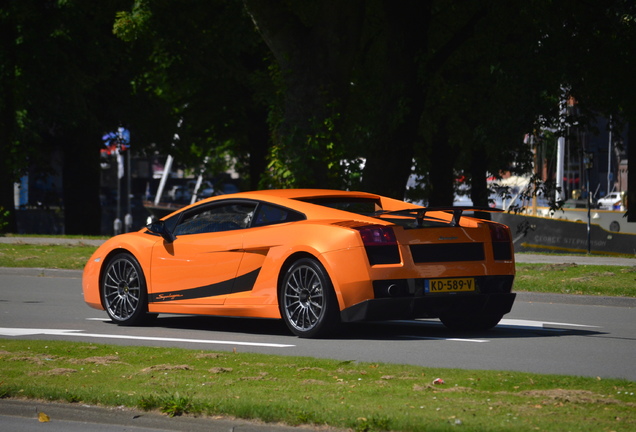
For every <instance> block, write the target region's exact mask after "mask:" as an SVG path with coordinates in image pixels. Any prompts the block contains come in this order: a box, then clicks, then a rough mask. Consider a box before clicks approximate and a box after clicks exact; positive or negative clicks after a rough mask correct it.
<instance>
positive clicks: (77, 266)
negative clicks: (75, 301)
mask: <svg viewBox="0 0 636 432" xmlns="http://www.w3.org/2000/svg"><path fill="white" fill-rule="evenodd" d="M95 249H97V248H96V247H95V246H87V245H47V244H43V245H35V244H0V267H29V268H32V267H39V268H58V269H71V270H81V269H83V268H84V265H85V264H86V261H88V259H89V258H90V257H91V255H92V254H93V252H94V251H95Z"/></svg>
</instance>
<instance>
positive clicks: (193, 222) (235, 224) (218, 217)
mask: <svg viewBox="0 0 636 432" xmlns="http://www.w3.org/2000/svg"><path fill="white" fill-rule="evenodd" d="M255 208H256V204H254V203H248V202H228V203H221V204H216V205H211V206H201V207H200V208H196V209H194V210H191V211H190V212H188V213H186V214H185V215H184V216H183V218H181V220H180V221H179V224H178V225H177V227H176V228H175V230H174V234H175V235H177V236H179V235H185V234H203V233H212V232H221V231H231V230H237V229H243V228H247V227H248V226H249V223H250V220H251V217H252V215H253V214H254V209H255Z"/></svg>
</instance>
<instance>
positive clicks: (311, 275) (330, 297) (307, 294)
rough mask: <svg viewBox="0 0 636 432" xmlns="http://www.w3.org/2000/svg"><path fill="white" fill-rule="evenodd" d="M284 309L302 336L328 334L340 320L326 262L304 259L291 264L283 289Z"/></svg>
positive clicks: (285, 316) (290, 324)
mask: <svg viewBox="0 0 636 432" xmlns="http://www.w3.org/2000/svg"><path fill="white" fill-rule="evenodd" d="M279 305H280V312H281V315H282V317H283V320H284V321H285V324H287V327H289V329H290V330H291V331H292V333H294V334H295V335H296V336H299V337H306V338H311V337H320V336H324V335H326V334H328V333H329V332H330V331H331V330H333V328H334V327H335V326H336V325H337V324H338V322H339V321H340V309H339V307H338V300H337V298H336V295H335V292H334V289H333V285H332V283H331V280H330V279H329V276H328V275H327V272H326V271H325V269H324V268H323V267H322V265H321V264H320V263H319V262H317V261H316V260H315V259H312V258H302V259H300V260H298V261H296V262H295V263H294V264H292V265H291V267H289V269H288V270H287V272H286V273H285V276H284V278H283V280H282V283H281V286H280V288H279Z"/></svg>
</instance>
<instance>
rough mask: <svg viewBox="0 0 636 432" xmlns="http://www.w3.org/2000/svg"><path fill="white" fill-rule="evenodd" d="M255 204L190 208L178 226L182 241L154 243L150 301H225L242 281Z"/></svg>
mask: <svg viewBox="0 0 636 432" xmlns="http://www.w3.org/2000/svg"><path fill="white" fill-rule="evenodd" d="M255 208H256V203H253V202H249V201H244V200H241V201H237V200H231V201H221V202H216V203H209V204H203V205H200V206H197V207H194V208H193V209H190V210H189V211H187V212H184V214H183V215H181V216H180V218H179V220H178V222H177V224H176V226H175V227H174V229H173V234H174V235H175V237H176V239H175V240H174V241H173V242H171V243H168V242H165V241H164V242H157V244H155V246H154V247H153V253H152V258H151V271H150V283H149V287H148V291H149V302H150V303H167V304H174V305H175V306H177V305H220V304H223V302H224V301H225V298H226V297H227V295H228V294H231V293H233V292H234V290H235V287H236V285H237V284H235V279H236V276H237V271H238V268H239V265H240V263H241V259H242V257H243V254H244V252H243V235H244V228H246V227H247V226H248V225H249V222H250V218H251V215H252V214H253V212H254V209H255ZM239 289H240V288H239Z"/></svg>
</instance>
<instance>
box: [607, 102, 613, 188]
mask: <svg viewBox="0 0 636 432" xmlns="http://www.w3.org/2000/svg"><path fill="white" fill-rule="evenodd" d="M612 127H613V126H612V116H611V115H610V118H609V142H608V143H607V194H609V193H610V192H612V187H611V181H612Z"/></svg>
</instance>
